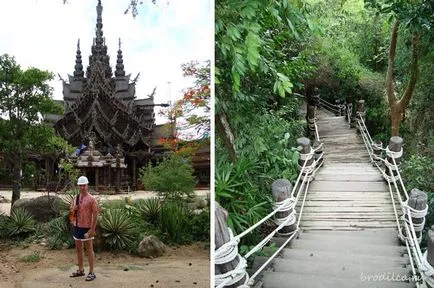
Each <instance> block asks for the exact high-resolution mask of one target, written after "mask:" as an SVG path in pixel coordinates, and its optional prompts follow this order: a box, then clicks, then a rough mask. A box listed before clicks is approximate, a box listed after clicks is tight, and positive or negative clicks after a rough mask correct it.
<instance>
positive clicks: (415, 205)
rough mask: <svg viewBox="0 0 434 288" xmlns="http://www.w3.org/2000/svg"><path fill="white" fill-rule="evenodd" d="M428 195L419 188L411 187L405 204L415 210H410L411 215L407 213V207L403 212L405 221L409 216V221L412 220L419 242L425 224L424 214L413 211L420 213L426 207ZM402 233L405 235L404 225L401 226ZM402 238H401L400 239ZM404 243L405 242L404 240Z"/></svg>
mask: <svg viewBox="0 0 434 288" xmlns="http://www.w3.org/2000/svg"><path fill="white" fill-rule="evenodd" d="M427 203H428V196H427V195H426V193H425V192H423V191H420V190H419V189H413V190H411V192H410V195H409V199H408V202H407V205H408V206H409V207H411V208H412V209H414V210H415V212H411V215H408V214H407V209H406V210H405V211H404V212H405V221H407V222H408V221H409V220H408V218H409V217H410V216H411V221H412V222H413V226H414V231H415V232H416V237H417V240H418V241H419V243H420V242H421V240H422V231H423V228H424V225H425V215H423V216H422V215H414V214H415V213H421V212H419V211H424V210H425V209H427V205H428V204H427ZM401 232H402V235H403V236H404V239H405V237H407V233H406V231H405V227H402V230H401ZM402 240H403V239H401V241H402ZM404 243H405V242H404Z"/></svg>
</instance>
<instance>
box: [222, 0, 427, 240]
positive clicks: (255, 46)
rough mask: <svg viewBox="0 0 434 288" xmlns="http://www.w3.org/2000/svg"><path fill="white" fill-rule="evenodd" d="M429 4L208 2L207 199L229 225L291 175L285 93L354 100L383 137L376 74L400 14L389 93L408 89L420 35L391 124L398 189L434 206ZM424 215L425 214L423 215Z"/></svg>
mask: <svg viewBox="0 0 434 288" xmlns="http://www.w3.org/2000/svg"><path fill="white" fill-rule="evenodd" d="M433 3H434V2H432V1H427V0H418V1H388V0H385V1H381V0H379V1H375V0H370V1H365V2H364V1H361V0H346V1H340V0H329V1H320V0H306V1H271V2H270V1H259V0H258V1H225V0H219V1H216V24H215V25H216V29H215V33H216V62H215V63H216V75H215V78H216V110H215V113H216V115H215V121H216V134H217V135H216V136H217V137H216V175H215V180H216V182H215V184H216V200H217V201H218V202H219V203H220V204H221V205H222V207H224V208H225V209H226V210H228V212H229V215H228V224H229V226H230V227H231V228H232V229H233V230H235V232H236V233H240V232H241V231H243V230H245V229H246V228H247V227H248V226H251V225H252V224H253V223H255V222H257V221H258V220H259V219H261V218H262V217H263V216H265V215H266V214H268V213H269V212H270V211H271V205H270V196H269V195H270V190H271V186H270V184H271V183H272V181H273V180H275V179H277V178H287V179H289V180H293V179H294V178H295V177H296V175H297V173H298V171H297V169H296V166H295V161H296V160H297V157H298V156H297V153H296V152H294V151H293V150H292V149H291V147H294V146H295V139H296V138H298V137H300V136H302V135H303V129H302V126H301V125H300V124H299V122H298V118H299V117H298V115H297V110H298V109H299V106H298V105H299V104H298V101H296V100H295V99H294V97H293V96H292V95H291V92H299V93H301V94H304V95H306V96H310V95H312V94H313V91H314V88H315V87H317V88H319V92H320V94H321V97H322V98H324V99H326V100H328V101H329V102H332V103H334V102H335V101H336V100H338V101H341V102H344V101H345V102H347V103H353V104H354V105H355V104H356V102H357V101H358V100H359V99H364V100H365V101H366V108H367V111H366V112H367V113H366V123H367V126H368V129H369V131H370V132H371V135H372V137H373V138H374V139H378V140H381V141H382V142H383V143H384V145H385V146H386V145H387V144H388V141H389V138H390V136H391V130H392V129H391V128H392V124H391V123H392V122H391V115H392V111H391V109H390V108H389V106H390V104H389V101H388V98H387V96H386V83H387V81H386V72H387V68H388V60H389V54H388V53H389V48H390V47H389V46H390V38H391V31H392V27H393V21H396V20H399V21H401V22H400V23H401V25H400V29H399V37H398V41H397V49H396V55H395V61H394V66H393V79H394V85H393V87H394V89H395V91H396V95H397V96H396V97H397V99H400V97H401V95H403V94H404V92H405V91H406V89H407V88H408V86H407V83H409V79H411V76H412V74H411V73H410V72H411V71H414V69H413V68H414V65H413V66H412V57H411V56H412V41H413V40H412V39H414V35H415V33H417V35H419V36H420V43H419V44H420V45H419V59H418V60H419V61H418V68H419V74H418V79H417V85H416V86H415V89H414V91H413V94H412V98H411V102H410V105H409V106H407V107H406V109H405V110H404V112H403V118H402V121H401V128H400V136H401V137H403V138H404V141H405V146H404V151H405V153H404V159H403V164H402V170H403V177H404V179H405V183H406V185H407V190H410V189H412V188H416V187H417V188H419V189H422V190H424V191H426V192H427V193H428V194H429V197H430V199H432V200H431V201H430V203H432V204H430V207H431V209H430V210H432V209H434V197H432V195H433V192H434V190H433V187H432V185H433V181H432V179H433V175H434V173H433V170H432V169H433V168H432V167H433V165H434V164H433V163H434V130H433V129H434V128H433V127H434V110H433V109H432V107H433V105H434V98H433V95H434V93H433V91H434V86H433V85H434V84H433V81H432V75H433V73H434V64H433V63H434V49H433V48H432V47H434V46H433V45H432V44H433V39H434V38H433V35H434V34H433V32H434V30H433V29H434V28H432V27H433V23H434V22H433V17H434V7H433V5H434V4H433ZM412 37H413V38H412ZM411 67H413V68H411ZM288 111H289V113H287V112H288ZM433 215H434V214H433ZM428 218H429V217H428ZM429 219H430V218H429ZM429 219H428V220H429ZM433 223H434V218H433V221H430V220H429V221H428V225H432V224H433ZM255 238H259V236H258V235H257V234H256V235H253V234H252V236H250V239H247V241H246V243H243V244H249V243H250V242H251V241H253V240H257V239H255ZM256 243H257V242H256Z"/></svg>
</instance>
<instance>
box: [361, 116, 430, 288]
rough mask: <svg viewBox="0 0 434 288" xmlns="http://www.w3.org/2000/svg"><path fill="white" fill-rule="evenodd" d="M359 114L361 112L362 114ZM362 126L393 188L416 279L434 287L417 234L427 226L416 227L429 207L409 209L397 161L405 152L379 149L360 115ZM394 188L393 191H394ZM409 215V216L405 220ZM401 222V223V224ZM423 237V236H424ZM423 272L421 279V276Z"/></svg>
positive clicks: (373, 159)
mask: <svg viewBox="0 0 434 288" xmlns="http://www.w3.org/2000/svg"><path fill="white" fill-rule="evenodd" d="M358 114H359V112H358ZM357 122H358V126H359V129H360V133H361V135H362V139H363V142H364V143H365V146H366V149H367V151H368V154H369V157H370V159H371V162H372V163H373V164H374V165H375V166H376V167H377V168H378V170H379V171H380V172H381V174H382V175H383V177H384V178H385V179H386V181H387V183H388V187H389V192H390V196H391V199H392V204H393V209H394V213H395V220H396V223H397V227H398V236H399V238H400V239H401V240H402V241H403V242H405V246H406V248H407V252H408V255H409V258H410V265H411V269H412V274H413V277H412V279H413V280H414V282H415V283H416V286H417V287H421V285H424V284H425V283H426V282H428V283H430V284H431V285H432V284H433V278H431V276H432V275H434V269H433V267H432V266H431V265H430V264H429V263H428V261H427V258H426V257H427V256H426V253H425V254H423V253H422V251H421V249H420V246H419V243H420V241H421V238H420V237H417V235H416V231H418V232H422V229H423V226H424V224H425V220H424V221H423V223H421V224H417V225H416V224H413V221H412V218H413V217H415V218H423V217H425V215H426V214H427V210H428V205H427V206H426V208H425V209H424V210H420V211H419V210H415V209H413V208H412V207H410V206H408V199H409V196H408V193H407V189H406V188H405V186H404V183H403V181H402V177H401V173H400V171H399V167H398V165H397V163H396V161H395V158H400V157H401V156H402V149H401V151H398V152H394V151H390V150H389V148H388V147H387V148H385V149H383V148H382V147H379V146H378V145H377V144H376V143H374V142H373V141H372V138H371V135H370V134H369V131H368V129H367V127H366V124H365V121H364V119H363V117H360V115H358V117H357ZM373 147H376V150H381V151H385V152H386V155H387V156H388V157H389V158H390V159H392V162H393V163H389V161H387V160H386V159H383V158H382V157H381V155H380V156H379V155H377V154H375V153H374V149H373ZM381 163H383V164H384V167H385V168H384V169H383V168H382V165H380V164H381ZM394 171H395V172H396V175H394ZM392 187H393V188H394V189H393V188H392ZM393 190H395V195H396V196H397V198H398V202H399V205H400V209H401V212H402V213H401V215H398V211H397V207H396V205H395V197H394V193H393V192H394V191H393ZM401 194H402V195H404V197H405V200H404V199H402V196H401ZM405 215H408V217H405ZM400 220H401V221H400ZM401 222H402V226H403V227H404V229H405V234H406V236H404V235H403V234H402V226H401ZM420 235H422V233H420ZM418 273H420V276H421V277H420V276H419V275H418Z"/></svg>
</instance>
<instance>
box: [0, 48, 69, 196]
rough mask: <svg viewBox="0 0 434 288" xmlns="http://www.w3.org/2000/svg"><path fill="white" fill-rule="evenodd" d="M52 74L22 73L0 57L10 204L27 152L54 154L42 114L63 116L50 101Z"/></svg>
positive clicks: (1, 141)
mask: <svg viewBox="0 0 434 288" xmlns="http://www.w3.org/2000/svg"><path fill="white" fill-rule="evenodd" d="M52 78H53V75H52V74H51V73H50V72H48V71H42V70H39V69H37V68H28V69H26V70H23V69H22V68H21V67H20V65H18V64H17V62H16V61H15V59H14V58H13V57H11V56H9V55H7V54H5V55H1V56H0V115H1V119H0V153H1V155H2V162H3V163H1V164H2V165H5V166H6V167H8V168H9V169H10V171H11V172H12V173H11V174H12V177H10V178H11V179H12V181H11V182H12V184H13V195H12V203H14V202H15V201H16V200H18V199H19V198H20V184H21V170H22V168H23V162H24V161H25V160H26V157H27V155H28V154H29V153H43V152H47V151H50V152H53V153H56V152H58V151H59V150H57V149H56V148H57V146H56V145H52V143H53V141H52V140H53V139H57V136H56V135H55V133H54V129H53V128H52V127H49V126H47V125H44V124H42V123H41V121H40V118H41V115H45V114H47V113H57V114H59V113H62V108H61V107H60V106H59V105H57V104H55V102H53V101H52V99H51V94H52V88H51V87H50V86H49V85H48V81H49V80H51V79H52Z"/></svg>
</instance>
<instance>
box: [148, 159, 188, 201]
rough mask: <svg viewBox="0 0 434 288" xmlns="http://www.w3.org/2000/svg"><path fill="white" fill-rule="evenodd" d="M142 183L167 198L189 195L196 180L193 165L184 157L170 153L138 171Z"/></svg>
mask: <svg viewBox="0 0 434 288" xmlns="http://www.w3.org/2000/svg"><path fill="white" fill-rule="evenodd" d="M140 175H141V179H142V183H143V184H144V186H145V187H146V189H148V190H153V191H156V192H158V193H159V194H160V195H162V196H164V197H165V198H167V199H173V198H182V197H183V196H191V195H192V194H193V188H194V186H195V185H196V180H195V178H194V176H193V167H192V166H191V164H190V163H189V162H188V160H186V159H185V158H182V157H180V156H177V155H176V154H171V155H170V156H169V157H167V158H165V159H164V160H163V161H162V162H160V163H159V164H157V165H156V166H152V165H151V164H149V165H148V166H146V167H144V168H142V169H141V171H140Z"/></svg>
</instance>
